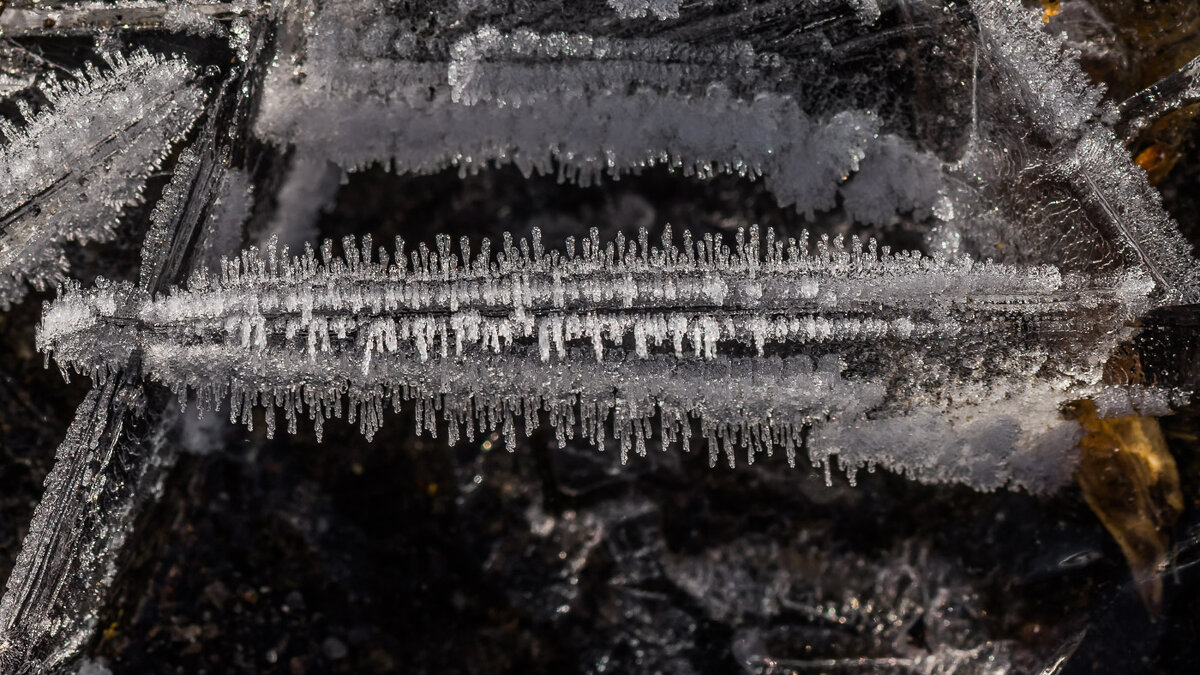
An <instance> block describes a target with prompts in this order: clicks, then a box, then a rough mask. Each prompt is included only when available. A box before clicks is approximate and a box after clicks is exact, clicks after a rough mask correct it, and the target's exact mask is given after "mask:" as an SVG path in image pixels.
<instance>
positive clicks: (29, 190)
mask: <svg viewBox="0 0 1200 675" xmlns="http://www.w3.org/2000/svg"><path fill="white" fill-rule="evenodd" d="M194 78H195V73H194V72H193V69H192V68H191V67H190V66H188V65H187V64H186V63H185V62H184V61H183V60H179V59H165V58H161V57H158V56H153V55H151V54H149V53H147V52H135V53H134V54H133V55H132V56H128V57H126V56H122V55H120V54H117V55H113V56H110V57H108V64H107V68H106V69H105V70H104V71H103V72H101V71H100V70H99V69H97V68H95V67H88V68H87V69H85V70H84V72H83V73H81V74H79V75H78V77H77V79H76V80H73V81H63V82H52V83H51V84H50V85H49V86H47V87H46V88H45V91H44V93H45V95H46V98H47V99H48V100H49V103H50V106H51V108H52V109H51V110H49V111H46V112H42V113H39V114H37V115H30V114H27V115H26V117H27V118H28V122H27V123H26V124H25V125H24V127H23V128H21V129H17V128H14V127H13V126H11V125H8V124H7V123H5V124H4V125H3V126H0V134H3V136H4V138H6V139H7V140H8V143H7V145H6V146H4V147H3V148H0V166H3V167H4V169H5V171H4V174H3V177H0V308H3V307H7V306H8V305H9V304H10V303H13V302H16V301H17V300H19V299H20V298H21V297H22V296H23V295H24V293H25V284H26V283H31V284H33V285H34V286H35V287H38V288H44V287H45V286H47V285H52V284H54V283H56V282H59V281H61V280H62V279H63V278H64V275H65V272H66V267H67V262H66V258H65V257H64V255H63V250H62V247H63V245H64V244H65V243H66V242H68V241H72V242H76V243H79V244H86V243H87V242H89V241H95V240H105V239H107V238H109V237H110V236H111V235H112V227H113V225H114V224H115V223H116V221H117V218H118V216H120V214H121V211H122V209H123V208H124V207H125V206H127V205H130V204H134V203H136V202H138V200H140V199H141V194H142V189H143V188H144V186H145V182H146V179H147V178H149V176H150V174H151V173H153V172H154V171H155V170H157V168H158V167H159V166H160V165H161V163H162V161H163V159H164V158H165V157H166V155H167V153H168V152H170V150H171V145H172V144H173V143H174V142H175V141H176V140H178V139H179V138H180V137H181V136H182V135H183V134H184V133H185V132H186V131H187V130H188V129H189V128H190V127H191V125H192V123H193V122H194V121H195V119H196V117H197V116H199V114H200V110H201V105H202V104H203V93H202V92H201V91H200V89H199V87H197V86H196V84H195V83H194Z"/></svg>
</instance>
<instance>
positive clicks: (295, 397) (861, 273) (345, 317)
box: [38, 229, 1150, 489]
mask: <svg viewBox="0 0 1200 675" xmlns="http://www.w3.org/2000/svg"><path fill="white" fill-rule="evenodd" d="M404 246H405V245H404V242H403V241H398V242H397V245H396V249H395V254H396V260H397V262H396V263H391V262H389V260H390V256H389V255H388V254H387V252H386V251H385V250H383V249H382V248H381V249H380V252H379V259H378V260H376V259H375V256H374V252H373V250H372V242H371V238H370V237H366V238H364V240H363V241H362V243H361V245H359V244H357V243H356V242H355V241H353V240H352V239H348V240H347V241H346V242H345V243H344V248H345V257H335V256H334V255H333V248H332V245H331V243H329V242H327V243H326V245H325V246H324V247H323V248H322V250H321V253H320V257H319V258H318V257H317V255H316V254H315V253H314V252H313V251H312V250H311V249H309V250H307V251H306V253H305V254H304V255H302V256H300V257H296V258H291V257H289V256H288V255H287V253H286V252H281V253H277V252H276V251H274V250H273V247H272V250H269V251H268V252H267V253H266V254H265V256H260V255H259V254H258V252H257V251H254V250H251V251H248V252H246V253H245V254H243V256H242V257H241V258H240V259H238V260H236V261H228V262H226V263H225V265H224V266H223V269H222V271H221V274H220V276H219V277H217V278H210V277H209V276H208V275H206V274H203V273H200V274H198V275H196V276H195V277H193V279H192V281H191V284H190V287H189V288H188V290H177V291H175V292H172V293H169V294H166V295H160V296H156V297H154V298H151V297H148V296H147V295H145V294H144V293H138V292H136V291H135V289H134V288H133V287H132V286H129V285H126V284H111V285H110V284H105V285H101V286H98V287H97V288H95V289H92V290H89V291H83V290H79V289H75V290H70V291H69V292H68V293H66V294H65V295H64V296H63V297H61V298H60V299H59V300H58V301H57V302H56V303H54V305H53V306H51V307H50V308H49V309H48V311H47V312H46V315H45V318H44V320H43V323H42V325H41V327H40V328H39V331H38V344H39V348H41V349H42V350H44V351H47V352H52V353H53V354H54V355H55V358H56V359H57V360H58V362H59V363H60V364H62V365H64V366H68V367H72V368H74V369H76V370H79V371H82V372H85V373H87V374H89V375H91V376H92V377H94V378H96V379H98V380H104V379H105V378H106V377H107V376H108V373H109V372H112V371H116V370H119V369H121V368H123V367H124V366H125V365H126V364H127V363H131V362H140V363H141V364H142V368H143V369H144V370H145V372H146V373H147V374H148V375H149V376H150V377H152V378H154V379H157V380H160V381H162V382H163V383H164V384H166V385H167V386H168V387H170V388H171V389H173V390H175V391H176V392H177V394H178V395H179V396H180V397H181V400H186V399H187V398H188V397H189V395H194V396H195V398H196V399H197V401H198V403H199V407H200V408H201V410H205V409H209V408H213V407H215V406H218V405H220V404H221V403H222V401H223V400H225V399H229V400H230V402H231V406H230V412H231V416H232V417H233V418H234V419H235V420H237V419H241V420H243V421H245V422H247V423H251V416H250V409H251V407H252V406H253V405H255V404H258V403H262V404H264V405H266V406H268V407H269V408H273V407H280V408H283V410H284V414H285V416H286V418H287V424H288V428H289V431H291V432H293V433H294V432H295V431H296V422H297V417H298V416H299V415H301V414H307V415H308V417H309V418H311V419H313V420H314V422H315V424H316V426H317V432H318V434H319V433H320V430H321V426H322V424H323V421H324V419H325V418H326V417H329V416H331V415H335V416H340V415H341V414H342V412H341V411H342V406H343V394H348V396H349V399H350V408H349V417H350V419H351V420H352V421H353V420H355V419H358V420H359V423H360V426H361V428H362V430H363V433H364V434H366V435H367V436H368V438H369V437H370V436H372V435H373V434H374V432H375V430H376V429H377V428H378V426H379V424H380V422H381V420H382V413H383V405H384V404H385V402H387V401H389V400H390V401H391V403H392V405H393V406H394V407H397V408H398V407H400V405H401V402H402V401H406V400H410V399H413V400H415V401H416V415H417V419H418V429H422V428H423V429H427V430H429V431H430V432H432V433H433V434H435V435H436V434H437V433H438V426H439V424H440V423H439V422H438V420H437V416H438V414H439V413H438V411H440V416H441V417H442V418H443V419H444V421H445V423H446V424H447V426H448V432H449V435H450V440H451V442H455V441H456V440H457V439H458V438H459V437H461V436H464V435H465V436H467V437H473V436H474V434H476V433H487V432H490V431H492V430H494V429H497V428H499V429H502V430H503V431H504V433H505V434H506V437H507V438H508V441H509V444H510V447H512V445H513V444H514V443H515V437H514V434H515V421H516V419H517V418H523V421H524V427H525V430H526V432H529V431H532V430H533V429H534V428H536V427H537V426H538V424H539V419H538V415H539V411H542V410H544V411H547V412H548V413H549V417H550V422H551V424H552V425H553V426H554V427H555V428H556V430H557V434H558V437H559V442H560V443H565V442H566V440H567V439H568V438H571V437H572V436H573V435H574V433H575V431H576V424H577V423H579V424H581V425H582V433H583V434H584V436H585V437H586V438H587V439H588V440H589V441H591V442H592V443H595V444H602V443H603V441H604V439H605V437H606V435H607V433H608V432H607V429H608V428H609V421H608V420H609V418H610V417H611V420H612V421H611V429H612V434H613V436H614V437H615V438H616V439H617V440H618V441H619V445H620V448H621V452H622V456H624V455H625V453H627V452H628V451H629V450H630V449H635V450H636V451H637V452H638V453H639V454H644V453H645V451H646V443H647V441H648V439H649V438H650V436H651V428H652V427H651V423H652V422H653V421H654V420H655V418H657V424H656V425H655V426H656V427H657V432H658V434H659V435H660V436H661V438H662V442H663V444H664V445H665V444H670V443H673V442H675V441H676V440H682V441H684V447H687V444H686V439H687V438H688V437H689V435H690V434H691V431H692V428H691V422H690V420H691V419H693V418H695V419H698V420H699V427H700V431H701V435H702V436H704V437H705V438H706V439H707V440H708V447H709V452H710V455H711V457H712V459H713V461H715V460H716V458H717V456H718V454H719V452H720V451H721V450H722V449H723V450H724V452H725V454H726V456H727V457H728V459H729V462H730V463H732V462H733V448H734V447H735V446H744V447H746V448H747V459H748V460H749V461H753V459H754V455H755V453H758V452H763V451H765V452H770V451H771V450H772V449H773V448H774V447H776V446H781V447H783V448H784V449H785V450H786V452H787V453H788V457H789V459H790V460H792V461H794V459H793V457H794V452H795V450H796V448H797V447H798V445H799V439H800V437H801V434H802V433H804V432H805V430H806V429H808V428H814V427H815V428H821V429H827V430H824V431H821V432H820V433H818V434H817V435H816V437H817V438H818V440H817V442H816V443H814V444H813V445H812V446H811V448H810V450H811V453H812V456H813V458H814V459H816V460H818V461H820V462H822V463H827V462H828V458H829V456H830V455H831V454H837V455H838V456H839V457H840V458H841V460H842V463H843V464H844V465H845V466H847V467H850V468H856V467H858V466H860V465H863V464H867V465H874V464H884V465H887V466H889V467H891V468H894V469H897V470H906V471H908V472H909V473H910V474H911V475H912V476H913V477H915V478H918V479H921V480H931V481H941V480H962V481H965V482H969V483H971V484H973V485H975V486H976V487H979V488H993V487H997V486H1000V485H1003V484H1005V483H1009V482H1012V483H1014V484H1019V485H1024V486H1026V487H1029V488H1031V489H1042V488H1044V487H1047V486H1048V485H1051V484H1054V482H1055V481H1057V480H1061V478H1062V477H1063V476H1062V475H1061V473H1060V472H1056V471H1048V469H1047V467H1048V466H1050V465H1053V464H1054V463H1052V462H1047V461H1045V460H1046V457H1045V455H1047V454H1052V453H1048V452H1041V453H1039V448H1041V446H1042V445H1047V446H1052V444H1050V443H1048V442H1047V441H1046V440H1045V439H1044V438H1043V437H1044V436H1045V435H1046V434H1050V435H1051V438H1053V439H1054V440H1058V441H1061V440H1063V438H1064V437H1069V436H1070V434H1071V432H1070V431H1069V429H1068V427H1067V426H1066V425H1064V424H1063V423H1060V422H1057V421H1056V414H1055V413H1056V407H1057V403H1056V401H1058V400H1063V398H1064V397H1071V396H1074V397H1078V396H1081V395H1083V394H1084V393H1086V392H1087V391H1089V390H1090V388H1091V387H1092V386H1094V385H1095V384H1096V382H1097V380H1098V377H1099V367H1100V365H1102V363H1103V360H1104V358H1105V357H1106V355H1107V353H1108V352H1109V351H1110V350H1111V349H1112V347H1113V346H1114V345H1115V344H1116V340H1117V339H1118V338H1119V337H1120V336H1122V335H1124V334H1125V333H1126V332H1127V331H1125V330H1123V329H1121V325H1122V323H1123V322H1124V321H1125V320H1127V319H1128V318H1130V317H1132V316H1136V315H1137V314H1138V313H1140V311H1141V310H1142V309H1143V308H1144V306H1145V294H1146V293H1147V292H1148V291H1149V288H1150V287H1149V285H1148V284H1147V283H1145V282H1143V281H1141V280H1140V278H1139V277H1138V276H1137V275H1133V276H1129V275H1108V276H1107V277H1105V276H1097V275H1063V274H1060V273H1059V272H1058V271H1057V270H1055V269H1054V268H1052V267H1048V266H1042V267H1027V268H1026V267H1013V266H1008V265H1000V264H994V263H975V262H972V261H971V260H970V259H967V258H962V259H957V260H947V259H933V258H925V257H922V256H920V255H919V254H915V253H912V254H910V253H898V254H894V253H892V252H890V251H889V250H887V249H886V248H884V249H883V250H877V248H876V245H875V243H874V242H873V241H871V242H868V244H867V245H866V246H863V245H862V244H860V243H859V242H858V241H857V240H855V241H854V242H853V243H852V244H850V245H849V246H848V247H847V246H844V245H843V244H842V242H841V241H837V242H834V243H833V244H830V242H829V241H828V240H827V239H822V240H820V241H818V242H817V243H816V245H815V247H813V250H810V248H809V245H808V242H807V236H804V237H802V238H801V239H799V240H797V239H782V238H777V237H776V236H775V233H774V231H772V230H768V231H767V233H766V236H765V237H760V235H759V232H758V230H757V229H753V230H752V231H751V232H750V235H749V237H748V238H747V237H745V236H744V235H743V234H742V233H739V235H738V237H737V242H736V245H735V246H734V247H729V246H727V245H726V244H724V243H723V242H722V241H721V240H720V238H717V237H714V236H712V235H708V236H705V237H703V238H701V239H699V240H693V238H692V236H691V235H690V233H687V232H685V233H684V234H683V238H682V243H681V244H678V245H677V244H676V243H675V242H673V241H672V240H671V236H670V232H669V231H668V232H667V233H666V234H664V236H663V240H662V243H661V246H653V245H651V244H650V242H649V237H648V235H647V233H646V231H645V230H642V231H641V233H640V235H639V237H638V238H637V240H636V241H627V240H626V239H625V238H624V237H622V236H618V237H617V239H616V240H615V241H611V242H602V241H601V240H600V238H599V235H598V233H597V232H596V231H594V230H593V232H592V234H591V236H590V237H588V238H585V239H583V240H582V242H576V241H575V240H574V238H569V239H568V241H567V245H566V248H565V250H563V251H547V250H545V248H544V246H543V244H542V242H541V235H540V232H539V231H537V230H534V234H533V238H532V240H520V241H514V240H513V239H512V238H511V237H507V236H506V237H505V239H504V243H503V246H502V247H501V248H500V250H498V251H496V252H495V255H494V257H493V254H492V250H491V244H490V242H489V241H487V240H484V242H483V246H482V248H481V250H480V251H479V252H478V254H477V255H474V256H472V255H471V253H470V243H469V241H467V240H466V239H465V238H464V240H463V241H462V242H461V243H460V248H459V250H458V251H454V250H453V249H452V247H451V242H450V239H449V237H445V236H441V237H439V238H438V241H437V246H436V249H430V248H428V247H426V246H425V245H424V244H421V245H420V246H418V248H417V249H416V250H413V251H406V250H405V248H404ZM1002 335H1003V336H1009V337H1010V339H1008V340H997V339H996V337H997V336H1002ZM979 381H983V382H987V386H986V387H980V386H979V385H978V384H975V383H976V382H979ZM1035 409H1039V410H1042V411H1043V414H1042V417H1040V418H1031V417H1029V415H1030V414H1031V413H1030V411H1031V410H1035ZM980 415H990V416H991V417H990V421H987V422H976V421H974V420H975V419H976V418H978V417H979V416H980ZM868 417H869V418H870V419H871V420H872V421H870V422H867V421H866V420H867V418H868ZM895 418H912V420H904V421H894V419H895ZM1030 419H1037V422H1036V423H1035V424H1033V425H1030V424H1028V420H1030ZM274 424H275V421H274V413H273V412H271V413H269V414H268V415H267V430H268V434H272V433H273V431H274ZM911 425H917V426H919V427H921V428H922V429H925V430H926V432H928V431H929V430H930V429H931V428H933V427H937V428H942V429H944V431H942V432H939V433H941V434H942V436H941V437H939V436H936V435H935V436H933V440H931V439H930V438H931V437H930V434H929V433H924V434H920V435H912V436H911V437H912V438H914V439H920V440H919V442H918V445H919V446H920V447H919V448H914V449H913V450H912V451H908V450H903V449H897V448H894V447H889V445H888V443H886V442H881V439H882V438H886V437H887V436H888V435H890V434H895V433H896V431H897V430H898V429H904V428H908V426H911ZM914 442H917V441H914ZM1053 447H1056V446H1053ZM940 453H944V454H940ZM1024 455H1030V456H1028V457H1026V458H1024V459H1021V458H1022V457H1023V456H1024ZM1010 456H1012V457H1011V461H1005V462H1000V463H997V462H996V459H997V458H1009V457H1010ZM1026 465H1027V466H1026ZM1006 467H1007V468H1006Z"/></svg>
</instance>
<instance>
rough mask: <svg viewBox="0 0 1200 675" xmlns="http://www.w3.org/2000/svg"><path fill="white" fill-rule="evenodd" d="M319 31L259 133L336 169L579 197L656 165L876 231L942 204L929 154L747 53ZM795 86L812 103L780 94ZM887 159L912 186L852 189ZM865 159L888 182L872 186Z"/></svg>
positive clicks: (578, 36)
mask: <svg viewBox="0 0 1200 675" xmlns="http://www.w3.org/2000/svg"><path fill="white" fill-rule="evenodd" d="M809 9H810V10H811V8H809ZM318 17H319V18H317V19H315V21H314V24H315V25H321V26H325V27H326V28H325V29H322V30H320V31H310V32H309V33H308V34H306V40H305V42H304V44H305V49H304V52H303V54H302V55H301V54H296V55H293V56H292V59H291V60H287V61H280V62H279V63H278V64H276V65H275V66H274V67H273V69H272V73H271V75H270V77H269V78H268V90H267V94H266V96H265V97H264V103H263V109H262V115H261V116H260V118H259V121H258V124H257V127H256V130H257V132H258V133H259V134H260V135H261V136H263V137H265V138H267V139H268V140H271V141H273V142H276V143H279V144H286V145H292V146H294V147H295V148H296V149H297V151H298V152H299V153H301V154H303V155H305V156H315V157H323V158H326V159H328V160H331V161H333V162H336V163H337V164H339V165H341V166H342V167H344V168H346V169H350V170H353V169H358V168H361V167H363V166H366V165H369V164H374V163H382V164H385V165H388V166H390V167H391V168H392V169H394V170H395V171H397V172H400V173H430V172H435V171H439V170H442V169H444V168H446V167H450V166H458V167H460V168H461V169H462V170H463V171H464V172H465V171H478V170H480V169H481V168H483V167H485V166H487V165H490V164H508V163H511V164H513V165H515V166H517V167H518V168H519V169H521V171H523V172H524V173H526V174H530V173H534V172H537V173H542V174H557V175H558V177H559V179H560V180H564V181H567V180H569V181H573V182H577V183H580V184H582V185H589V184H591V183H593V182H595V181H597V180H599V179H601V178H602V177H613V178H618V177H620V176H621V175H625V174H629V173H636V172H638V171H641V170H642V169H645V168H647V167H651V166H656V165H661V166H667V167H670V168H672V169H673V170H678V171H680V172H681V173H683V174H684V175H689V176H691V175H694V176H699V177H710V176H713V175H715V174H719V173H731V174H736V175H741V176H747V177H750V178H758V177H762V178H763V179H764V180H765V181H766V184H767V185H768V187H769V188H770V189H771V190H772V192H774V193H775V195H776V196H777V198H778V200H779V202H780V203H781V204H783V205H794V206H795V207H796V208H797V210H799V211H801V212H803V213H806V214H809V215H810V216H811V215H813V214H815V213H817V212H819V211H823V210H828V209H832V208H835V207H836V206H837V205H838V203H839V197H840V199H841V201H843V202H846V203H847V208H850V209H855V213H856V215H857V216H859V217H861V218H863V219H864V220H868V221H869V222H873V223H877V224H886V223H888V222H890V221H891V220H892V219H893V218H894V217H895V216H896V214H897V213H901V212H907V211H915V212H917V213H918V214H919V216H918V217H919V218H921V217H926V216H928V215H929V213H930V211H931V209H932V207H933V205H934V203H935V202H936V201H937V199H938V197H939V194H940V193H939V190H940V187H941V172H940V167H941V163H940V161H939V160H938V159H937V158H936V157H935V156H934V155H933V154H932V153H929V152H927V151H924V150H922V149H920V148H919V147H917V146H916V145H915V144H913V143H911V142H910V141H909V140H907V139H904V138H902V137H899V136H896V135H895V134H894V133H889V132H886V131H882V130H881V125H882V120H881V119H880V118H879V116H878V115H876V114H875V113H873V112H871V111H869V110H866V109H863V108H860V107H853V106H847V107H840V108H838V107H832V106H831V105H829V104H825V103H822V102H821V101H820V96H819V93H818V91H819V89H818V88H819V87H820V86H829V85H831V84H832V83H829V82H825V81H822V78H821V77H820V76H818V75H817V74H816V73H807V74H805V75H804V76H801V75H799V74H792V73H791V72H790V68H791V66H790V65H789V63H788V62H787V61H786V60H784V59H783V58H781V57H780V56H778V55H776V54H771V53H761V54H760V53H758V52H756V51H755V50H754V49H753V48H752V47H751V46H749V45H748V44H745V43H741V42H731V43H726V44H721V43H718V44H714V45H711V46H699V45H695V44H691V43H686V42H675V41H671V40H668V39H665V38H661V37H657V38H610V37H596V36H591V35H588V34H583V33H567V32H538V31H535V30H532V29H528V28H525V29H519V30H513V31H505V30H501V29H500V28H497V27H494V26H484V27H481V28H479V29H477V30H475V31H473V32H470V33H467V34H464V35H462V36H461V37H459V38H458V39H457V40H455V41H454V42H453V43H452V44H450V45H449V46H448V47H447V46H441V47H439V46H438V45H439V44H440V43H438V44H430V45H426V44H422V43H421V41H420V40H421V38H420V37H419V36H418V35H415V34H412V33H406V32H404V30H403V29H402V28H400V26H398V25H396V24H395V23H392V24H389V23H388V22H387V19H384V20H383V21H381V22H380V23H379V24H378V25H375V26H372V27H371V28H370V29H368V30H365V31H362V32H359V31H350V32H349V34H350V35H351V36H353V37H354V38H356V39H355V40H350V41H347V40H344V39H343V38H342V37H336V38H334V37H333V36H335V35H337V36H344V35H346V33H343V32H341V31H338V30H329V29H328V27H330V26H346V25H354V24H355V23H356V22H357V21H359V20H360V16H359V12H358V11H357V8H352V7H351V6H348V5H346V4H345V3H341V2H336V1H334V2H325V3H321V5H320V9H319V10H318ZM388 18H391V17H388ZM393 21H394V19H393ZM438 49H441V50H444V51H442V52H439V51H437V50H438ZM297 62H299V65H297ZM349 63H353V64H354V65H353V66H352V67H349V68H348V66H347V64H349ZM297 71H300V72H303V80H302V81H301V80H300V79H298V78H297V77H296V72H297ZM348 72H349V73H353V75H349V76H348V74H347V73H348ZM795 80H803V81H805V82H806V83H809V84H811V86H812V87H813V88H814V89H818V91H814V92H811V95H810V97H809V98H801V97H799V96H797V95H796V94H795V93H793V92H791V91H784V90H783V89H785V88H786V87H785V86H784V85H785V84H787V83H793V86H794V81H795ZM810 80H811V83H810ZM806 93H808V92H806ZM628 120H638V123H637V124H628V123H627V121H628ZM335 130H336V131H335ZM885 146H886V147H885ZM896 155H903V156H904V157H905V158H906V159H907V160H908V162H907V163H908V164H909V165H911V166H912V167H914V169H916V170H913V171H910V172H909V173H908V180H906V181H892V182H890V183H887V184H886V185H885V186H884V187H883V189H872V188H871V187H870V186H866V188H865V189H863V186H861V184H862V183H864V182H867V181H868V180H874V179H879V178H880V177H881V176H883V175H886V174H887V173H889V171H890V169H891V168H892V167H894V166H895V165H896V161H895V160H894V157H895V156H896ZM877 157H879V158H881V160H880V161H883V162H884V163H885V164H884V165H885V167H886V168H884V169H883V170H881V171H877V172H875V173H873V174H872V173H871V172H869V171H867V170H866V169H867V168H868V167H869V166H871V164H872V163H873V162H875V161H876V158H877ZM858 173H861V174H862V175H861V176H858V177H856V174H858ZM871 176H874V177H875V178H874V179H872V178H871ZM848 179H849V180H848ZM856 184H857V185H859V188H860V189H857V190H853V189H851V190H841V188H842V187H843V186H844V185H856ZM889 188H890V189H889Z"/></svg>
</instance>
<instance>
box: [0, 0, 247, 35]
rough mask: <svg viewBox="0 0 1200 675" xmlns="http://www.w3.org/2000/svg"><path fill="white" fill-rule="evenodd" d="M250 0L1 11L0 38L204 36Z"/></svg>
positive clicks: (135, 0)
mask: <svg viewBox="0 0 1200 675" xmlns="http://www.w3.org/2000/svg"><path fill="white" fill-rule="evenodd" d="M254 4H255V2H254V1H253V0H242V1H239V2H204V1H203V0H199V1H196V0H191V1H188V0H183V1H180V0H173V1H170V2H156V1H154V0H132V1H131V0H122V1H121V2H117V3H113V2H56V3H42V4H41V5H40V6H35V7H25V8H21V7H9V8H6V9H5V10H4V11H0V35H5V36H8V37H30V36H44V35H53V36H60V35H89V36H90V35H92V34H94V33H95V32H96V31H100V30H111V29H115V28H121V29H131V28H133V29H157V30H162V29H166V30H184V31H188V32H208V31H210V30H212V26H213V25H215V20H216V19H222V18H229V17H233V16H239V15H244V14H246V13H248V12H249V10H250V9H251V8H252V7H253V6H254Z"/></svg>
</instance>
